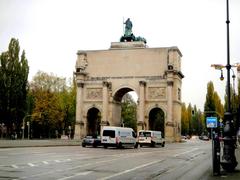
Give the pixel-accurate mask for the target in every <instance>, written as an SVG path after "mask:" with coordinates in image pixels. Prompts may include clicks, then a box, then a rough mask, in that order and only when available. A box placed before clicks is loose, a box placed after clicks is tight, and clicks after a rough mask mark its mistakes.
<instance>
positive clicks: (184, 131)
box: [181, 103, 189, 135]
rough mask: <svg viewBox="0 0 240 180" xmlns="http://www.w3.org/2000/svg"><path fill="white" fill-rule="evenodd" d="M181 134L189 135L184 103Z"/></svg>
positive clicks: (183, 104)
mask: <svg viewBox="0 0 240 180" xmlns="http://www.w3.org/2000/svg"><path fill="white" fill-rule="evenodd" d="M181 127H182V128H181V131H182V132H181V133H182V134H183V135H187V134H188V131H189V122H188V118H187V109H186V105H185V103H182V113H181Z"/></svg>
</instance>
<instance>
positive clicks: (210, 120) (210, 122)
mask: <svg viewBox="0 0 240 180" xmlns="http://www.w3.org/2000/svg"><path fill="white" fill-rule="evenodd" d="M206 125H207V128H211V139H212V160H213V161H212V162H213V175H219V174H220V144H219V140H218V137H217V136H216V134H215V133H214V136H213V129H214V128H217V127H218V121H217V117H207V118H206Z"/></svg>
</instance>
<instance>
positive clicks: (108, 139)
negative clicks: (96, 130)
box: [102, 130, 116, 144]
mask: <svg viewBox="0 0 240 180" xmlns="http://www.w3.org/2000/svg"><path fill="white" fill-rule="evenodd" d="M115 132H116V131H115V130H103V134H102V143H103V144H116V136H115Z"/></svg>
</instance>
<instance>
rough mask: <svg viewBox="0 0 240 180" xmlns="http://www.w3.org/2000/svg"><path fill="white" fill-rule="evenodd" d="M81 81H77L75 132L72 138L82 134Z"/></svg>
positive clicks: (78, 137)
mask: <svg viewBox="0 0 240 180" xmlns="http://www.w3.org/2000/svg"><path fill="white" fill-rule="evenodd" d="M83 86H84V83H83V82H77V102H76V124H75V133H74V139H80V138H82V136H83V128H84V121H83V114H82V108H83Z"/></svg>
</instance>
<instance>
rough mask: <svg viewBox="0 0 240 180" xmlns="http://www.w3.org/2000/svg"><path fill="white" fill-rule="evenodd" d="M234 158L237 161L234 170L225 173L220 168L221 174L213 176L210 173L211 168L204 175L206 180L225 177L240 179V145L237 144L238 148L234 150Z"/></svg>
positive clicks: (234, 179)
mask: <svg viewBox="0 0 240 180" xmlns="http://www.w3.org/2000/svg"><path fill="white" fill-rule="evenodd" d="M235 155H236V159H237V162H238V165H237V167H236V169H235V171H234V172H232V173H227V172H225V171H223V169H221V175H220V176H213V175H212V169H211V170H209V175H207V176H208V177H207V176H205V177H206V178H204V179H207V180H218V179H227V180H237V179H240V146H239V145H238V148H237V149H236V150H235Z"/></svg>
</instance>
